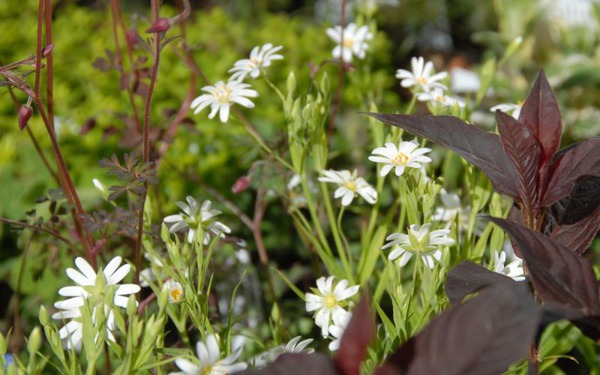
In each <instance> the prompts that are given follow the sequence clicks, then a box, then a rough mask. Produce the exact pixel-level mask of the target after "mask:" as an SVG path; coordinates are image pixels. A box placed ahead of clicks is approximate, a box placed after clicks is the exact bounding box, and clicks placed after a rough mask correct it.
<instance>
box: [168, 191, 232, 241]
mask: <svg viewBox="0 0 600 375" xmlns="http://www.w3.org/2000/svg"><path fill="white" fill-rule="evenodd" d="M186 201H187V204H186V203H184V202H177V203H176V204H177V206H179V208H181V209H182V210H183V212H182V213H180V214H176V215H170V216H167V217H165V218H164V219H163V220H164V222H165V223H168V224H171V227H170V228H169V231H170V232H171V233H175V232H179V231H180V230H186V229H187V241H188V242H189V243H192V242H194V238H195V237H196V231H197V230H198V229H199V228H202V231H203V232H204V237H203V241H202V243H203V244H204V245H208V243H209V242H210V239H211V236H220V237H225V233H231V229H229V227H228V226H226V225H225V224H223V223H221V222H219V221H217V220H215V218H216V217H217V216H218V215H219V214H220V213H221V211H219V210H214V209H211V208H210V206H211V202H210V201H209V200H206V201H204V202H203V203H202V206H199V205H198V202H197V201H196V200H195V199H194V198H193V197H191V196H187V197H186Z"/></svg>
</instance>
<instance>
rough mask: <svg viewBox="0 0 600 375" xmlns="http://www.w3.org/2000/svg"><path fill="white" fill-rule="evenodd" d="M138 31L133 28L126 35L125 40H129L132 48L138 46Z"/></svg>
mask: <svg viewBox="0 0 600 375" xmlns="http://www.w3.org/2000/svg"><path fill="white" fill-rule="evenodd" d="M137 35H138V34H137V30H136V29H134V28H133V27H132V28H131V29H129V30H127V32H126V33H125V38H127V42H128V43H129V44H131V45H132V46H135V45H136V44H138V36H137Z"/></svg>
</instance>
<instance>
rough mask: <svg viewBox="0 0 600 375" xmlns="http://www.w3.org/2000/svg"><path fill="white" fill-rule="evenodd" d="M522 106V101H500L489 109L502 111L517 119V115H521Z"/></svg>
mask: <svg viewBox="0 0 600 375" xmlns="http://www.w3.org/2000/svg"><path fill="white" fill-rule="evenodd" d="M522 107H523V104H522V103H520V104H512V103H502V104H498V105H495V106H493V107H492V108H490V111H492V112H494V113H495V112H496V111H500V112H504V113H507V114H509V115H511V116H512V117H514V118H515V119H517V120H518V119H519V116H520V115H521V108H522Z"/></svg>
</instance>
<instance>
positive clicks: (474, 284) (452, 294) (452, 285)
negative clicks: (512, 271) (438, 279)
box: [446, 260, 516, 305]
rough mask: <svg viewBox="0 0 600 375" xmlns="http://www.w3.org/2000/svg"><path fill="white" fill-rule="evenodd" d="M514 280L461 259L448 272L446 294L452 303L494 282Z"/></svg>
mask: <svg viewBox="0 0 600 375" xmlns="http://www.w3.org/2000/svg"><path fill="white" fill-rule="evenodd" d="M515 283H516V281H514V280H513V279H511V278H510V277H508V276H506V275H502V274H499V273H497V272H493V271H490V270H488V269H487V268H485V267H482V266H480V265H478V264H475V263H473V262H470V261H468V260H463V261H462V262H460V263H459V264H458V265H456V266H454V267H453V268H452V269H451V270H450V272H448V279H447V280H446V295H447V296H448V299H449V300H450V303H452V304H453V305H455V304H457V303H460V302H461V301H462V300H463V299H464V298H465V297H466V296H467V295H469V294H472V293H476V292H479V291H480V290H482V289H484V288H487V287H490V286H494V285H496V284H503V285H505V284H506V285H514V284H515Z"/></svg>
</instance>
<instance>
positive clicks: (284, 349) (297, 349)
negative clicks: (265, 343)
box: [251, 336, 314, 368]
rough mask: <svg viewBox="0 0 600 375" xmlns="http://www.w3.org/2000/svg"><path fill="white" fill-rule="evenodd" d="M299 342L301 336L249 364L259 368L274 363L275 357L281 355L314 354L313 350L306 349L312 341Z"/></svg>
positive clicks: (255, 358)
mask: <svg viewBox="0 0 600 375" xmlns="http://www.w3.org/2000/svg"><path fill="white" fill-rule="evenodd" d="M300 340H302V336H296V337H294V338H293V339H291V340H290V341H289V342H288V343H287V344H285V345H283V344H282V345H279V346H276V347H274V348H272V349H270V350H268V351H266V352H264V353H261V354H259V355H257V356H256V357H254V358H253V359H252V360H251V362H252V363H254V367H256V368H259V367H263V366H266V365H268V364H269V363H272V362H274V361H275V360H276V359H277V357H279V356H280V355H282V354H283V353H307V354H310V353H312V352H314V349H311V348H308V349H307V348H306V347H307V346H308V345H309V344H310V343H311V342H313V339H306V340H302V341H300Z"/></svg>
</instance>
